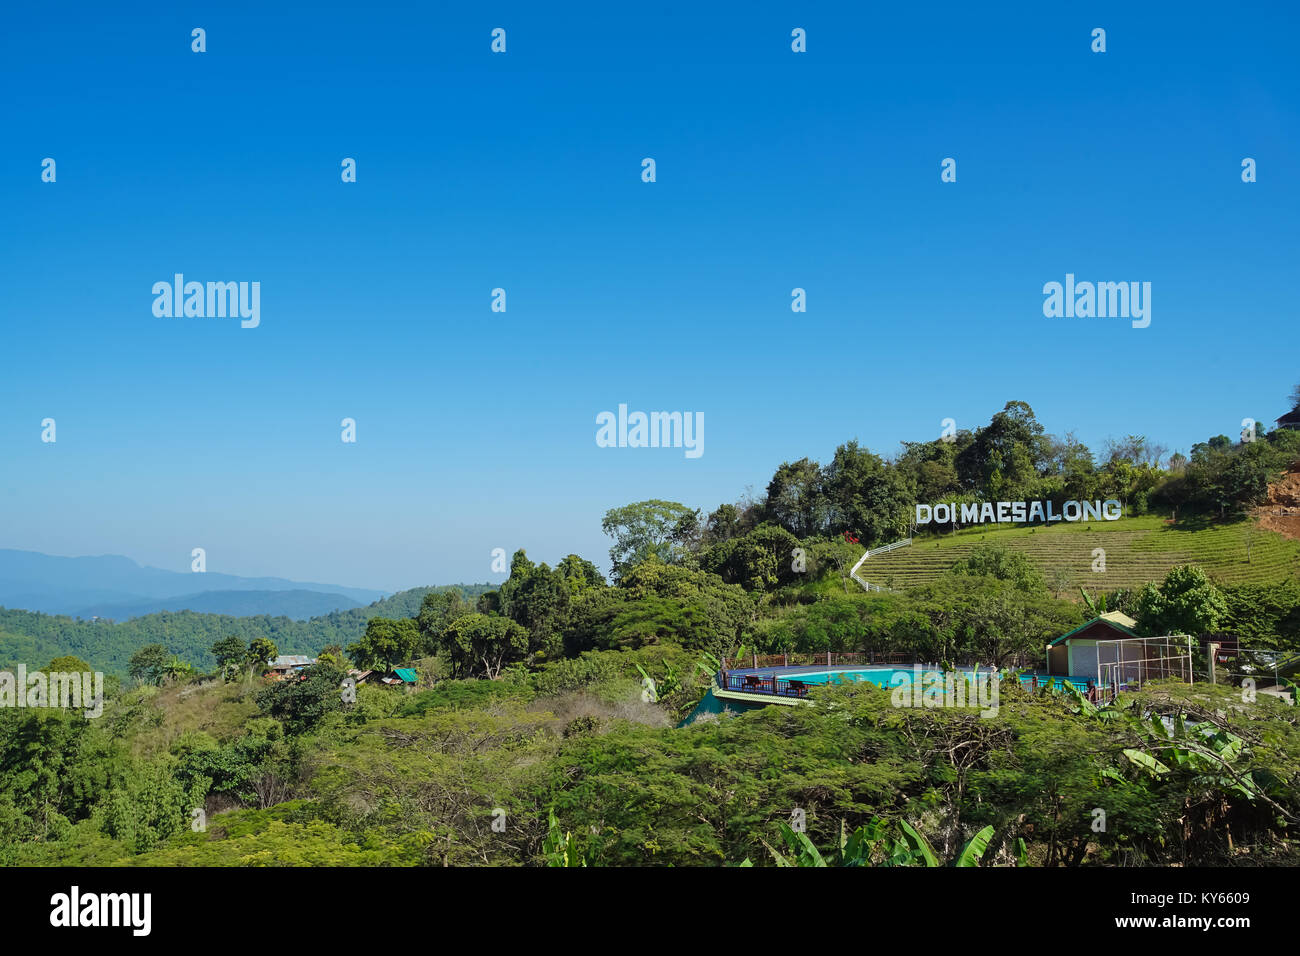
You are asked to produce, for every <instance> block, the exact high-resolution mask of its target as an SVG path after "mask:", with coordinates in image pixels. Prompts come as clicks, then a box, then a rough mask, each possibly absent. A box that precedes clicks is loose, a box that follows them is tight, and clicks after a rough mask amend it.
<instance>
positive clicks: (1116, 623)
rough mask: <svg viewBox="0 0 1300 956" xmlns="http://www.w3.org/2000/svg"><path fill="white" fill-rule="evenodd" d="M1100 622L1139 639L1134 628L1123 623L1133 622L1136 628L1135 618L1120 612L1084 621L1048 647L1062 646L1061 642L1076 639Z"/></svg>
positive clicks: (1112, 612)
mask: <svg viewBox="0 0 1300 956" xmlns="http://www.w3.org/2000/svg"><path fill="white" fill-rule="evenodd" d="M1098 621H1100V622H1101V623H1103V624H1105V625H1106V626H1107V627H1113V628H1114V629H1115V630H1117V631H1123V632H1124V633H1125V634H1127V635H1128V636H1129V637H1137V634H1136V633H1134V631H1133V628H1132V627H1129V626H1128V625H1127V624H1124V623H1123V622H1124V621H1129V622H1131V624H1132V625H1133V627H1136V626H1137V621H1134V620H1133V618H1131V617H1129V616H1128V615H1126V614H1120V613H1119V611H1111V612H1110V613H1109V614H1103V615H1102V616H1101V617H1094V618H1093V619H1092V620H1091V621H1084V622H1083V623H1082V624H1080V625H1079V626H1078V627H1076V628H1075V629H1074V630H1073V631H1071V632H1070V633H1069V634H1062V635H1061V636H1060V637H1058V638H1057V639H1056V640H1054V641H1052V643H1051V644H1048V645H1047V646H1048V647H1055V646H1056V645H1057V644H1060V643H1061V641H1064V640H1066V639H1068V638H1071V637H1074V635H1076V634H1078V633H1079V632H1080V631H1082V630H1083V629H1084V628H1087V627H1091V626H1092V625H1094V624H1096V623H1097V622H1098Z"/></svg>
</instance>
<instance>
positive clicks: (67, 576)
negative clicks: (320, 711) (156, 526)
mask: <svg viewBox="0 0 1300 956" xmlns="http://www.w3.org/2000/svg"><path fill="white" fill-rule="evenodd" d="M387 595H388V592H385V591H376V590H372V589H370V588H350V587H341V586H339V585H334V584H315V583H310V582H302V581H289V580H286V579H285V578H245V577H239V576H238V575H234V574H219V573H216V572H205V573H201V574H200V573H188V574H187V573H184V572H180V571H164V570H163V569H161V568H151V567H145V566H142V565H139V564H137V563H136V562H134V561H132V560H131V559H130V558H125V557H122V556H121V555H115V554H106V555H100V556H98V557H84V558H64V557H56V556H54V555H49V554H41V553H39V552H36V551H14V550H9V549H0V607H6V608H21V609H23V610H27V611H40V612H43V613H45V614H66V615H69V616H72V617H82V618H91V617H107V618H112V619H113V620H117V621H122V620H127V619H128V618H133V617H140V616H143V615H146V614H152V613H155V612H159V611H185V610H189V611H195V612H200V613H210V614H228V615H232V616H236V617H242V616H253V615H259V614H265V615H270V616H272V617H277V616H284V617H289V618H293V619H295V620H305V619H306V618H310V617H317V616H320V615H324V614H328V613H330V612H331V611H340V610H349V609H351V608H356V607H361V606H362V605H367V604H371V603H373V602H374V601H378V600H380V599H382V598H384V597H386V596H387Z"/></svg>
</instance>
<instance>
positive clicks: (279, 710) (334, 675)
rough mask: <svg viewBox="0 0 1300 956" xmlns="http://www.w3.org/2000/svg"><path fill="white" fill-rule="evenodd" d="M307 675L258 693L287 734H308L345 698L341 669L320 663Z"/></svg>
mask: <svg viewBox="0 0 1300 956" xmlns="http://www.w3.org/2000/svg"><path fill="white" fill-rule="evenodd" d="M372 620H373V618H372ZM303 677H304V678H305V679H304V680H288V681H280V682H278V683H275V684H272V685H271V686H270V687H267V688H266V689H264V690H263V691H261V692H260V693H259V694H258V695H257V706H258V707H259V708H261V710H262V712H263V713H265V714H267V715H269V716H271V717H274V718H275V719H276V720H278V721H280V722H281V723H282V724H284V729H285V732H286V733H290V734H301V733H306V732H307V731H308V730H311V729H312V728H313V727H315V726H316V724H317V723H319V722H320V720H321V718H322V717H324V716H325V715H326V714H327V713H329V712H330V711H333V710H338V709H339V707H340V705H341V704H342V701H343V698H342V695H341V694H339V684H340V683H341V682H342V680H343V672H342V671H341V670H339V669H337V668H335V667H332V666H330V665H329V664H321V663H316V664H313V665H312V666H311V667H308V668H307V669H306V671H304V672H303Z"/></svg>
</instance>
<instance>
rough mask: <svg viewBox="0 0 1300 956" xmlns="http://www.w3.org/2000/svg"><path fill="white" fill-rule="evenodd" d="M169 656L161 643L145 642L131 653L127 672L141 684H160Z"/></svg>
mask: <svg viewBox="0 0 1300 956" xmlns="http://www.w3.org/2000/svg"><path fill="white" fill-rule="evenodd" d="M169 657H170V655H169V654H168V652H167V648H165V647H163V646H162V645H161V644H146V645H145V646H144V647H142V648H140V649H139V650H138V651H136V652H135V653H134V654H132V655H131V660H130V663H129V664H128V665H127V673H128V674H129V675H130V676H131V678H132V679H134V680H136V681H139V682H140V683H142V684H161V683H162V680H163V676H164V675H165V674H166V671H167V661H168V658H169Z"/></svg>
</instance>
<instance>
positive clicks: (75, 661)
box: [45, 654, 91, 674]
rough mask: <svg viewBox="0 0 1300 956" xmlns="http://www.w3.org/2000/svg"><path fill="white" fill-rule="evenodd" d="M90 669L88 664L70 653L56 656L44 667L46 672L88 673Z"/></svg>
mask: <svg viewBox="0 0 1300 956" xmlns="http://www.w3.org/2000/svg"><path fill="white" fill-rule="evenodd" d="M90 671H91V667H90V665H89V664H87V663H86V662H85V661H83V660H82V659H81V658H80V657H76V656H74V655H72V654H64V655H63V656H61V657H56V658H54V660H52V661H50V663H49V664H47V665H46V667H45V673H47V674H88V673H90Z"/></svg>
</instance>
